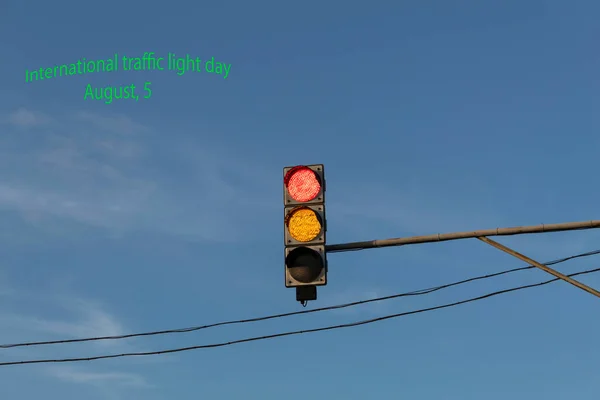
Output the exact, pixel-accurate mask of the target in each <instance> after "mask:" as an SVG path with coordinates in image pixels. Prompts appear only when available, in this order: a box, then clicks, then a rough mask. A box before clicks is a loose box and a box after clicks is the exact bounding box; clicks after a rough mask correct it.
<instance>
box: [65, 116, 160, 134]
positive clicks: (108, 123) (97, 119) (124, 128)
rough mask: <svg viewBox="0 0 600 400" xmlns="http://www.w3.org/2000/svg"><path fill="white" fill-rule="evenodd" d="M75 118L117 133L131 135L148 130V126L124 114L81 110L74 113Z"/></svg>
mask: <svg viewBox="0 0 600 400" xmlns="http://www.w3.org/2000/svg"><path fill="white" fill-rule="evenodd" d="M75 118H76V119H77V120H79V121H83V122H89V123H90V124H91V125H92V126H94V127H96V128H99V129H102V130H105V131H108V132H111V133H116V134H118V135H132V134H136V133H141V132H147V131H149V128H148V127H146V126H144V125H143V124H140V123H137V122H135V121H133V120H132V119H131V118H128V117H126V116H124V115H112V116H104V115H98V114H94V113H90V112H86V111H81V112H78V113H76V114H75Z"/></svg>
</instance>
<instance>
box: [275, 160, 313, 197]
mask: <svg viewBox="0 0 600 400" xmlns="http://www.w3.org/2000/svg"><path fill="white" fill-rule="evenodd" d="M283 182H284V184H285V186H286V188H287V191H288V194H289V195H290V197H291V198H292V199H294V200H295V201H300V202H305V201H311V200H314V199H315V198H316V197H317V196H318V195H319V193H320V192H321V182H320V180H319V177H318V176H317V175H316V174H315V173H314V171H313V170H312V169H310V168H308V167H305V166H298V167H294V168H292V169H290V170H289V171H288V172H287V174H285V177H284V179H283Z"/></svg>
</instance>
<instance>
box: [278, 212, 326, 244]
mask: <svg viewBox="0 0 600 400" xmlns="http://www.w3.org/2000/svg"><path fill="white" fill-rule="evenodd" d="M285 223H286V225H287V228H288V232H289V233H290V236H291V237H292V238H294V239H295V240H297V241H298V242H303V243H306V242H310V241H312V240H314V239H315V238H316V237H317V236H319V234H320V233H321V231H322V230H323V221H321V217H320V216H319V215H318V214H317V213H316V212H314V211H313V210H311V209H310V208H308V207H296V208H294V209H293V210H292V211H290V213H289V214H288V215H287V216H286V220H285Z"/></svg>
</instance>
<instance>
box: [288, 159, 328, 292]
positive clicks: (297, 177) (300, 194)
mask: <svg viewBox="0 0 600 400" xmlns="http://www.w3.org/2000/svg"><path fill="white" fill-rule="evenodd" d="M283 184H284V189H283V193H284V194H283V201H284V240H285V286H286V287H295V288H296V298H297V299H298V301H305V300H316V286H322V285H326V284H327V256H326V254H325V241H326V238H325V232H326V230H327V223H326V219H325V171H324V168H323V164H315V165H306V166H305V165H300V166H295V167H286V168H284V169H283Z"/></svg>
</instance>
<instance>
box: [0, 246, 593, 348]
mask: <svg viewBox="0 0 600 400" xmlns="http://www.w3.org/2000/svg"><path fill="white" fill-rule="evenodd" d="M597 254H600V250H594V251H590V252H587V253H581V254H576V255H572V256H569V257H565V258H561V259H558V260H554V261H549V262H546V263H545V264H546V265H555V264H560V263H563V262H566V261H570V260H573V259H576V258H582V257H589V256H593V255H597ZM533 268H536V267H535V266H533V265H529V266H526V267H520V268H513V269H508V270H504V271H501V272H496V273H493V274H487V275H481V276H477V277H472V278H468V279H464V280H461V281H457V282H453V283H448V284H445V285H440V286H434V287H431V288H427V289H421V290H415V291H412V292H405V293H398V294H394V295H390V296H384V297H377V298H374V299H368V300H360V301H354V302H351V303H344V304H339V305H334V306H328V307H321V308H315V309H313V310H302V311H294V312H289V313H283V314H274V315H268V316H263V317H254V318H248V319H239V320H232V321H223V322H217V323H213V324H208V325H201V326H194V327H189V328H179V329H168V330H162V331H151V332H141V333H130V334H126V335H114V336H98V337H88V338H80V339H63V340H52V341H40V342H24V343H15V344H3V345H0V349H8V348H14V347H26V346H43V345H54V344H67V343H81V342H91V341H98V340H118V339H128V338H133V337H142V336H156V335H166V334H174V333H188V332H194V331H199V330H203V329H209V328H215V327H218V326H225V325H236V324H244V323H250V322H259V321H266V320H270V319H276V318H285V317H290V316H293V315H301V314H310V313H315V312H321V311H328V310H337V309H341V308H347V307H354V306H358V305H362V304H368V303H373V302H377V301H385V300H391V299H396V298H400V297H408V296H420V295H425V294H429V293H433V292H437V291H438V290H442V289H447V288H450V287H453V286H459V285H462V284H465V283H469V282H473V281H477V280H482V279H489V278H494V277H496V276H500V275H505V274H510V273H513V272H518V271H524V270H527V269H533Z"/></svg>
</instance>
